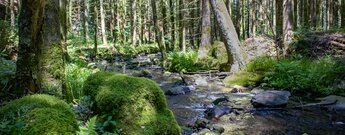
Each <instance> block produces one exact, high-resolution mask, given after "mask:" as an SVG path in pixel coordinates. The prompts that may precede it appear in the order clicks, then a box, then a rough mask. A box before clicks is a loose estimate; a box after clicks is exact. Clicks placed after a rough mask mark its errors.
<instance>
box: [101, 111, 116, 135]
mask: <svg viewBox="0 0 345 135" xmlns="http://www.w3.org/2000/svg"><path fill="white" fill-rule="evenodd" d="M96 129H97V131H98V132H99V133H100V134H102V135H117V134H118V133H117V132H118V131H117V129H116V122H115V120H114V119H113V116H112V115H109V114H104V115H102V116H101V117H100V120H99V121H98V122H97V123H96Z"/></svg>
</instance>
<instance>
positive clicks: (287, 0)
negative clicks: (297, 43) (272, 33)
mask: <svg viewBox="0 0 345 135" xmlns="http://www.w3.org/2000/svg"><path fill="white" fill-rule="evenodd" d="M283 17H284V19H283V20H284V24H283V34H284V36H283V40H284V52H283V53H284V55H286V54H287V53H288V49H289V44H290V43H291V40H292V19H293V12H292V2H291V0H284V11H283Z"/></svg>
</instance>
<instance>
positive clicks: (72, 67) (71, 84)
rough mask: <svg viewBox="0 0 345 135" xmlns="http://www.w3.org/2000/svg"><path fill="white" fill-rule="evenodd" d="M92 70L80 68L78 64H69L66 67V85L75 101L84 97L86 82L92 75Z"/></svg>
mask: <svg viewBox="0 0 345 135" xmlns="http://www.w3.org/2000/svg"><path fill="white" fill-rule="evenodd" d="M92 72H93V71H92V70H91V69H88V68H84V67H80V66H79V65H78V64H74V63H69V64H67V66H66V84H67V89H68V90H70V93H71V94H72V98H73V99H79V98H80V97H81V95H82V90H83V87H84V82H85V81H86V79H87V78H88V77H89V76H90V75H91V74H92Z"/></svg>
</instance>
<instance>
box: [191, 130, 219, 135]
mask: <svg viewBox="0 0 345 135" xmlns="http://www.w3.org/2000/svg"><path fill="white" fill-rule="evenodd" d="M192 135H218V134H217V133H214V132H212V131H211V130H209V129H203V130H201V131H199V132H198V133H193V134H192Z"/></svg>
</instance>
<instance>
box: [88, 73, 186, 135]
mask: <svg viewBox="0 0 345 135" xmlns="http://www.w3.org/2000/svg"><path fill="white" fill-rule="evenodd" d="M84 94H85V95H89V96H91V98H92V99H93V100H95V102H96V105H97V107H96V108H95V109H96V110H95V112H97V113H99V114H111V115H113V118H114V119H115V120H116V122H117V128H118V129H121V134H128V135H146V134H149V135H157V134H159V135H164V134H165V135H179V134H181V132H180V127H179V126H178V124H177V122H176V120H175V119H174V116H173V114H172V112H171V111H170V110H168V109H167V104H166V99H165V97H164V94H163V91H162V90H161V89H160V88H159V87H158V86H157V84H156V83H155V82H153V81H151V80H149V79H146V78H138V77H131V76H127V75H120V74H113V73H109V72H98V73H95V74H93V75H91V76H90V77H89V78H88V80H87V81H86V85H85V87H84Z"/></svg>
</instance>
